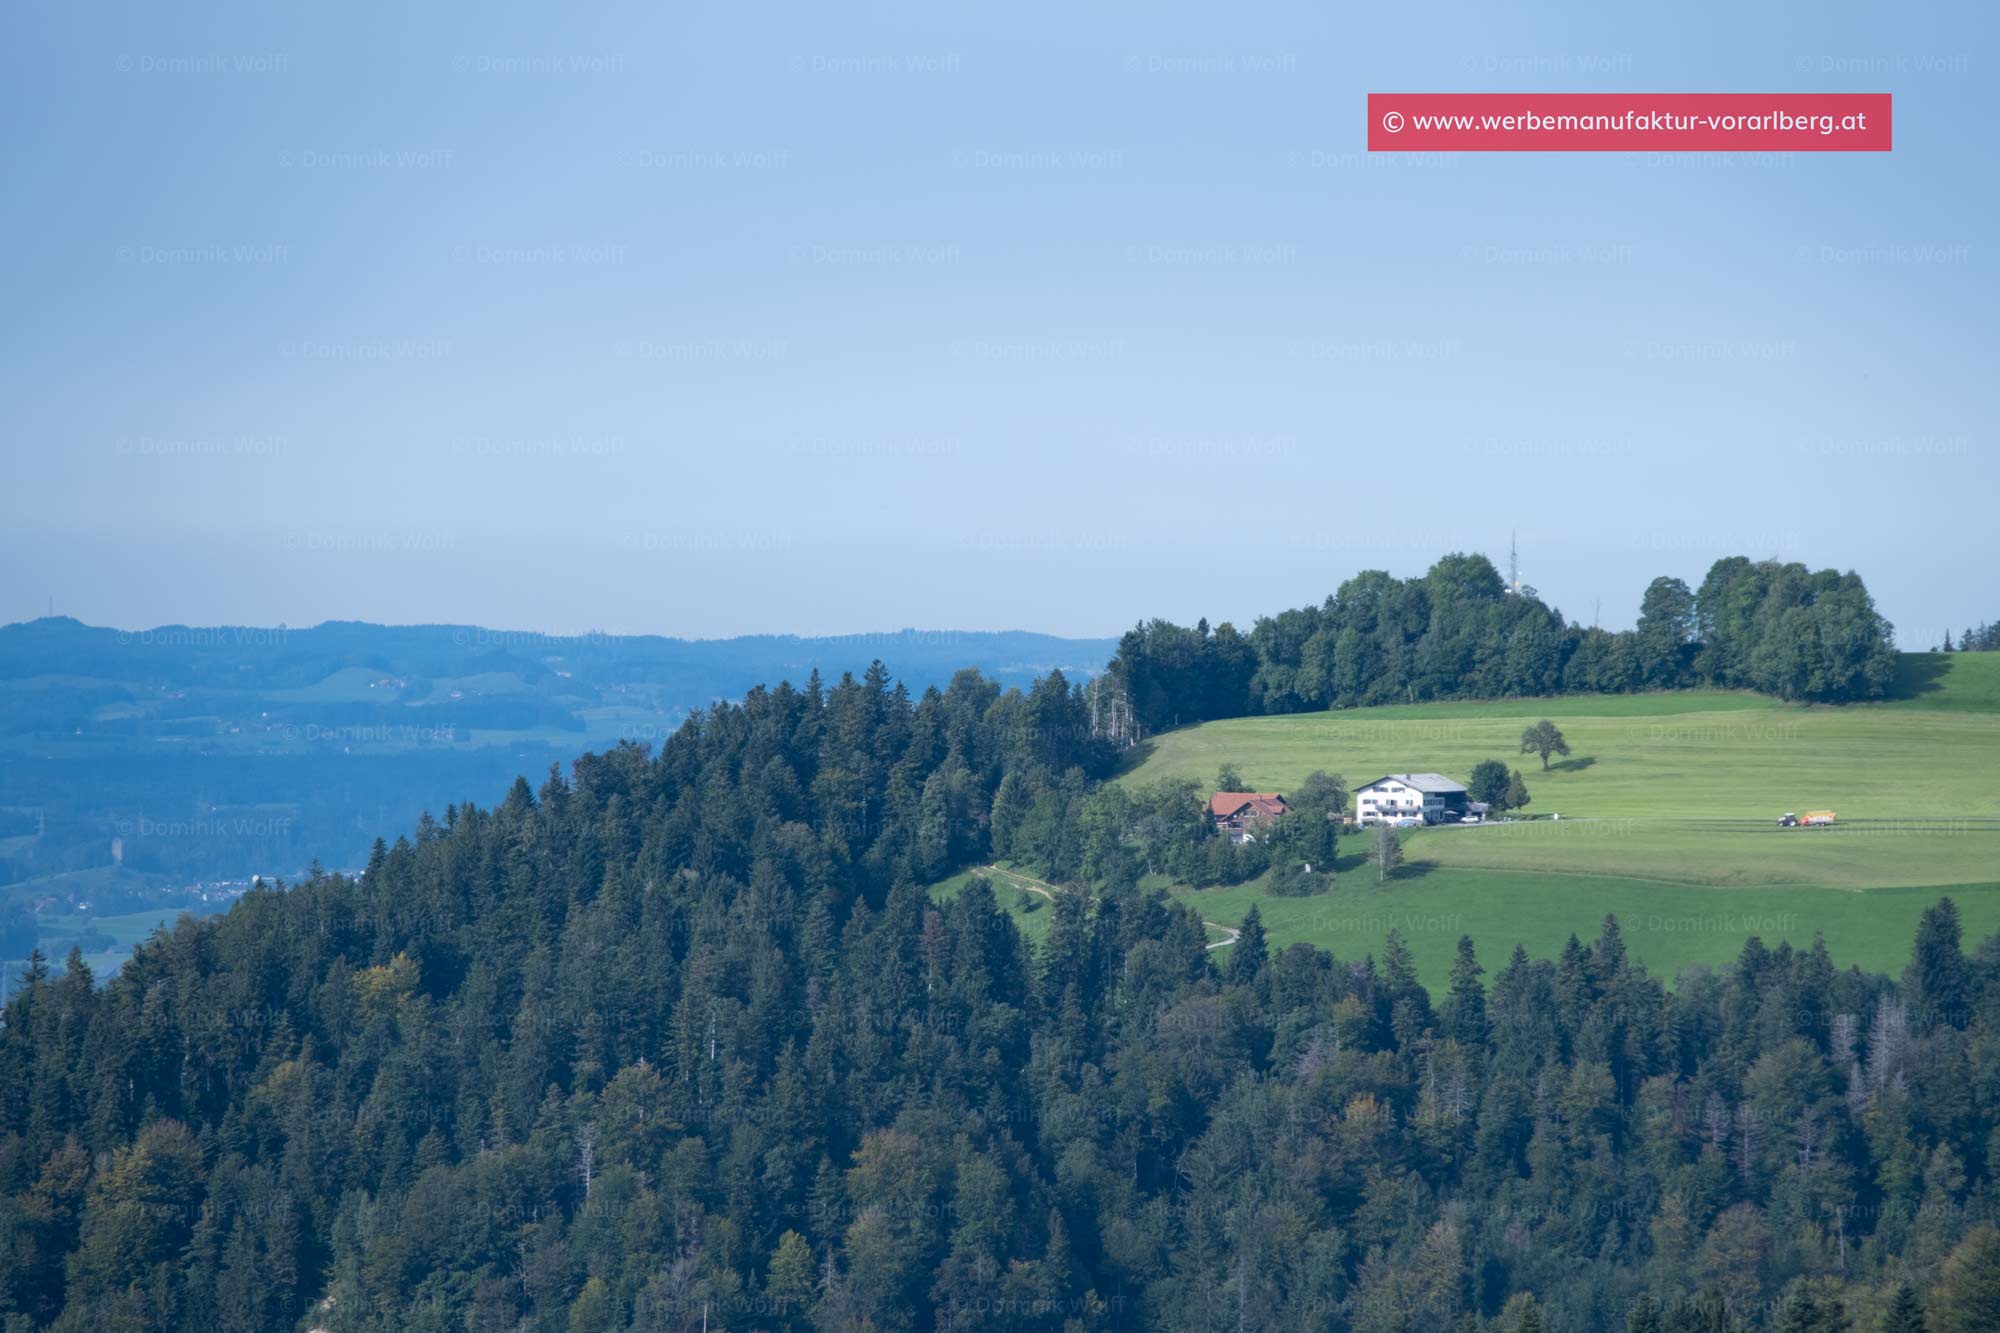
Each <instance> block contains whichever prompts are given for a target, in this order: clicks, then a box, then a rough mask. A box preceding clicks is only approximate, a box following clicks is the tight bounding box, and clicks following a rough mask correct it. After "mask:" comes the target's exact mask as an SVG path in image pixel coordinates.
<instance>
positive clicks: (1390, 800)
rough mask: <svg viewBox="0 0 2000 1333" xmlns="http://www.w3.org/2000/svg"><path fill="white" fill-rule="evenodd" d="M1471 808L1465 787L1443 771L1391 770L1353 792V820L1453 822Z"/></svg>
mask: <svg viewBox="0 0 2000 1333" xmlns="http://www.w3.org/2000/svg"><path fill="white" fill-rule="evenodd" d="M1473 810H1474V805H1473V803H1472V802H1470V801H1468V800H1467V799H1466V797H1465V787H1464V786H1463V785H1462V784H1460V783H1457V782H1453V781H1452V780H1451V779H1450V778H1448V777H1446V776H1445V775H1444V774H1442V773H1391V774H1389V775H1388V776H1387V777H1380V778H1377V779H1375V781H1373V782H1371V783H1369V784H1368V785H1367V786H1365V787H1358V788H1356V789H1355V792H1354V822H1355V823H1357V824H1380V823H1392V822H1394V821H1395V820H1398V819H1418V820H1422V821H1423V822H1424V823H1426V824H1447V823H1456V822H1458V821H1459V820H1460V819H1463V818H1465V816H1466V815H1467V814H1469V813H1472V812H1473Z"/></svg>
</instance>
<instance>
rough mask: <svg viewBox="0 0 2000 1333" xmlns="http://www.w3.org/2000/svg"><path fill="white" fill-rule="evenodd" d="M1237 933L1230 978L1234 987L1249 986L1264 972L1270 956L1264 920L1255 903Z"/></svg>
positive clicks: (1230, 960)
mask: <svg viewBox="0 0 2000 1333" xmlns="http://www.w3.org/2000/svg"><path fill="white" fill-rule="evenodd" d="M1237 932H1238V933H1237V936H1236V943H1235V944H1233V945H1231V946H1230V948H1229V973H1228V978H1229V983H1230V984H1231V985H1232V986H1247V985H1249V984H1250V983H1252V982H1253V981H1255V980H1256V979H1257V974H1258V973H1259V972H1262V971H1263V970H1264V963H1265V961H1266V960H1267V959H1268V957H1269V954H1270V951H1269V949H1268V947H1267V946H1266V945H1265V943H1264V918H1263V917H1262V916H1261V915H1259V913H1258V911H1257V907H1256V905H1255V904H1254V903H1253V904H1251V907H1250V910H1249V911H1248V912H1247V913H1245V914H1244V917H1243V924H1242V925H1241V926H1239V927H1238V928H1237Z"/></svg>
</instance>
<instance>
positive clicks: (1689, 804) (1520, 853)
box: [1121, 653, 2000, 979]
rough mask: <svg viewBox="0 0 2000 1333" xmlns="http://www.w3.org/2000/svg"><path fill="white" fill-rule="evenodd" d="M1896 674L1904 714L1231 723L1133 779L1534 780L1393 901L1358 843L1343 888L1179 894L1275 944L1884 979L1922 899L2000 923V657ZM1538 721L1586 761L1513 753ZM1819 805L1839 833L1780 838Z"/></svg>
mask: <svg viewBox="0 0 2000 1333" xmlns="http://www.w3.org/2000/svg"><path fill="white" fill-rule="evenodd" d="M1902 679H1903V682H1904V686H1903V688H1902V689H1901V690H1900V691H1899V697H1897V698H1895V699H1892V700H1889V701H1885V702H1882V703H1875V704H1855V705H1843V706H1812V705H1795V704H1783V703H1779V702H1776V701H1773V700H1769V699H1765V698H1762V697H1760V696H1757V695H1751V694H1741V693H1722V692H1712V691H1696V692H1686V693H1663V694H1646V695H1627V696H1602V697H1598V696H1582V697H1578V696H1564V697H1559V698H1551V699H1539V700H1509V701H1499V702H1492V703H1446V704H1433V705H1417V706H1414V707H1410V706H1405V707H1392V708H1374V709H1357V710H1352V711H1347V712H1333V713H1316V714H1309V715H1293V716H1288V717H1263V718H1236V719H1229V720H1226V721H1219V722H1210V723H1206V724H1203V725H1201V726H1198V727H1190V728H1186V729H1184V730H1181V731H1174V732H1169V733H1166V734H1164V735H1161V736H1158V737H1155V738H1154V739H1153V740H1152V741H1151V742H1150V743H1149V746H1148V747H1147V750H1146V752H1145V754H1144V756H1143V758H1142V759H1141V761H1140V762H1138V763H1137V764H1136V765H1135V766H1134V767H1133V768H1131V769H1130V770H1129V771H1128V772H1127V773H1126V774H1125V776H1124V777H1123V778H1122V779H1121V780H1122V781H1124V782H1126V783H1131V784H1137V783H1146V782H1150V781H1154V780H1159V779H1168V778H1185V779H1193V780H1196V781H1198V782H1202V783H1208V782H1212V781H1213V780H1214V778H1215V774H1216V772H1217V770H1218V769H1219V768H1220V766H1221V765H1223V764H1225V763H1227V764H1232V765H1234V766H1235V767H1236V768H1237V769H1238V771H1239V772H1240V773H1241V774H1242V776H1243V778H1244V781H1245V782H1246V783H1247V784H1249V785H1250V786H1252V787H1254V788H1257V789H1259V790H1279V791H1283V790H1287V789H1290V788H1292V787H1295V786H1296V785H1297V784H1298V782H1299V780H1300V779H1301V778H1303V777H1304V776H1305V775H1306V774H1307V773H1309V772H1312V771H1313V770H1315V769H1324V770H1327V771H1330V772H1335V773H1339V774H1342V775H1343V776H1345V777H1346V778H1348V779H1349V781H1350V783H1354V784H1359V783H1363V782H1367V781H1370V780H1372V779H1374V778H1376V777H1379V776H1381V775H1382V774H1384V773H1392V772H1411V771H1428V770H1435V771H1438V772H1443V773H1447V774H1452V775H1455V776H1458V777H1460V778H1463V777H1464V775H1465V774H1466V773H1467V772H1468V771H1469V770H1470V769H1471V767H1472V765H1474V764H1475V763H1477V762H1479V761H1480V760H1482V759H1489V758H1497V759H1501V760H1503V761H1505V762H1506V763H1508V764H1509V765H1510V766H1513V767H1518V768H1519V769H1520V770H1521V772H1522V776H1523V777H1524V778H1525V779H1526V781H1527V784H1528V788H1529V791H1530V793H1531V795H1532V803H1531V804H1530V806H1529V807H1528V808H1527V810H1526V811H1525V812H1523V814H1524V815H1525V816H1528V817H1527V818H1524V819H1523V820H1522V821H1520V822H1516V823H1512V824H1490V825H1487V826H1484V827H1477V828H1471V827H1467V828H1437V829H1422V830H1415V831H1412V832H1410V833H1407V834H1405V835H1404V850H1405V856H1406V858H1407V866H1406V868H1405V870H1404V871H1403V872H1402V875H1401V877H1400V878H1398V879H1396V880H1393V881H1391V882H1390V884H1389V885H1388V886H1386V887H1383V886H1379V885H1378V884H1377V882H1376V876H1375V873H1374V871H1373V870H1372V869H1371V868H1369V867H1367V866H1365V865H1363V864H1362V863H1361V860H1362V858H1361V856H1360V854H1359V852H1360V840H1359V839H1358V838H1350V839H1349V840H1348V842H1347V844H1346V847H1347V849H1351V850H1349V851H1348V854H1347V855H1344V856H1343V858H1342V865H1343V869H1342V870H1341V871H1340V872H1338V873H1336V875H1335V876H1334V877H1333V878H1334V887H1333V888H1332V890H1331V892H1330V893H1327V894H1322V895H1319V896H1315V897H1313V898H1309V899H1277V898H1272V897H1270V896H1268V895H1266V894H1264V893H1263V892H1262V890H1261V887H1260V886H1259V885H1257V884H1251V885H1248V886H1242V887H1239V888H1237V889H1231V890H1220V889H1212V890H1205V891H1202V892H1199V893H1192V892H1189V893H1186V895H1185V896H1188V897H1189V898H1190V899H1191V900H1194V901H1197V902H1198V903H1199V904H1200V905H1201V906H1202V910H1203V911H1204V913H1205V914H1208V915H1210V916H1213V917H1215V918H1216V919H1218V920H1225V921H1234V920H1237V919H1240V917H1241V915H1242V913H1243V912H1245V911H1247V910H1248V908H1249V906H1250V905H1251V904H1252V903H1253V902H1254V903H1257V904H1258V905H1259V910H1260V912H1261V914H1262V915H1263V917H1264V920H1265V924H1266V926H1267V928H1268V929H1269V930H1270V931H1271V937H1272V940H1273V942H1274V943H1277V944H1283V943H1287V942H1290V941H1292V940H1308V941H1312V942H1315V943H1319V944H1322V945H1326V946H1327V947H1337V948H1340V949H1342V950H1343V951H1352V950H1356V949H1372V950H1377V951H1379V949H1380V948H1381V947H1382V944H1383V942H1384V941H1385V940H1386V938H1387V934H1388V931H1389V930H1390V929H1391V928H1392V927H1396V928H1399V929H1401V931H1402V933H1403V934H1404V936H1405V937H1406V938H1407V939H1409V940H1410V941H1411V948H1412V950H1413V952H1415V953H1416V954H1417V956H1418V959H1419V963H1420V965H1421V966H1423V967H1424V969H1425V974H1426V975H1427V976H1428V977H1431V978H1433V979H1438V978H1441V977H1442V975H1443V972H1444V969H1445V968H1447V967H1448V966H1449V963H1450V956H1451V947H1452V942H1453V941H1454V940H1455V939H1456V938H1457V936H1458V934H1460V933H1461V932H1462V931H1465V930H1468V929H1470V928H1471V927H1472V926H1474V925H1478V926H1480V927H1481V928H1482V931H1483V933H1480V936H1479V937H1480V938H1481V940H1482V941H1484V940H1486V939H1493V940H1495V941H1501V940H1504V941H1506V942H1508V943H1514V942H1519V943H1522V944H1525V945H1526V946H1527V947H1528V948H1529V950H1530V952H1531V953H1534V954H1538V955H1547V954H1551V953H1553V952H1555V951H1557V950H1558V949H1560V947H1561V944H1562V942H1563V940H1564V939H1565V938H1566V937H1567V936H1568V935H1569V934H1570V933H1571V932H1572V931H1574V932H1576V933H1578V934H1581V935H1585V936H1587V935H1588V934H1589V932H1590V931H1591V930H1592V929H1594V928H1595V924H1596V922H1597V921H1598V920H1599V919H1601V918H1602V916H1603V915H1604V914H1605V913H1606V912H1607V911H1616V912H1618V913H1619V914H1620V918H1621V920H1623V921H1624V922H1625V923H1626V936H1627V939H1628V941H1629V942H1630V944H1631V946H1632V949H1633V952H1634V956H1635V957H1639V958H1641V959H1643V960H1645V961H1646V962H1647V963H1648V964H1649V965H1651V966H1653V967H1655V968H1656V969H1658V970H1661V971H1663V972H1666V973H1667V974H1669V975H1671V973H1672V971H1673V970H1674V969H1675V968H1676V967H1679V966H1684V965H1686V964H1689V963H1694V962H1721V961H1725V960H1727V959H1728V958H1731V957H1733V956H1734V955H1735V952H1736V950H1737V949H1739V948H1740V947H1741V945H1742V942H1743V939H1744V938H1745V937H1746V936H1748V935H1750V934H1761V935H1763V936H1764V937H1765V939H1766V940H1767V941H1772V942H1775V941H1776V940H1778V939H1789V940H1791V941H1792V942H1793V943H1795V944H1798V945H1804V944H1807V943H1809V942H1810V940H1811V939H1812V937H1813V935H1814V934H1816V933H1823V934H1825V935H1826V936H1827V937H1828V939H1829V942H1830V943H1836V944H1837V945H1838V946H1839V947H1840V948H1841V950H1842V952H1843V953H1844V954H1845V955H1846V956H1849V957H1857V958H1858V959H1859V960H1860V961H1862V962H1863V963H1864V964H1866V965H1869V966H1880V967H1885V968H1886V967H1890V966H1892V965H1894V964H1895V962H1896V956H1895V955H1896V954H1897V953H1898V952H1899V951H1900V950H1901V947H1902V946H1901V945H1900V943H1897V941H1900V940H1901V939H1902V938H1905V937H1907V935H1908V932H1909V929H1910V926H1911V924H1912V923H1913V922H1914V920H1915V915H1916V913H1917V912H1918V911H1920V910H1921V907H1922V904H1923V903H1924V902H1927V901H1929V898H1927V897H1924V896H1923V895H1922V894H1915V895H1913V894H1912V893H1911V892H1910V891H1912V890H1918V889H1928V890H1931V891H1932V892H1933V893H1934V892H1935V891H1938V890H1939V888H1940V886H1949V891H1950V892H1952V893H1953V894H1954V895H1956V896H1957V897H1958V898H1959V901H1960V905H1961V907H1962V908H1963V910H1964V911H1965V914H1966V918H1967V920H1968V922H1969V923H1971V924H1972V925H1973V926H1974V927H1975V928H1977V929H1980V930H1987V929H1995V928H2000V887H1996V885H2000V654H1966V653H1960V654H1907V655H1905V660H1904V664H1903V673H1902ZM1543 717H1547V718H1550V719H1552V720H1554V721H1555V722H1556V723H1557V725H1559V726H1560V727H1561V728H1562V730H1563V732H1564V734H1565V736H1566V737H1567V739H1568V742H1569V746H1570V750H1571V754H1570V757H1569V758H1568V759H1566V760H1558V761H1557V762H1555V763H1554V764H1552V765H1551V767H1550V768H1549V770H1548V771H1546V772H1544V771H1542V770H1541V768H1540V765H1539V762H1538V761H1537V760H1536V759H1535V758H1534V757H1533V756H1524V755H1521V754H1520V753H1518V750H1519V738H1520V734H1521V731H1522V728H1524V727H1525V726H1527V725H1529V724H1531V723H1533V722H1534V721H1536V720H1538V719H1539V718H1543ZM1820 808H1831V809H1833V810H1835V811H1837V812H1838V814H1839V816H1840V822H1839V824H1838V825H1836V826H1835V827H1833V828H1830V829H1812V830H1805V829H1781V828H1779V827H1777V825H1776V819H1777V816H1779V815H1781V814H1783V813H1784V812H1785V811H1787V810H1806V809H1820ZM1556 813H1560V814H1561V816H1562V818H1561V820H1560V821H1557V820H1553V819H1551V818H1549V816H1550V815H1552V814H1556ZM1649 905H1650V908H1649Z"/></svg>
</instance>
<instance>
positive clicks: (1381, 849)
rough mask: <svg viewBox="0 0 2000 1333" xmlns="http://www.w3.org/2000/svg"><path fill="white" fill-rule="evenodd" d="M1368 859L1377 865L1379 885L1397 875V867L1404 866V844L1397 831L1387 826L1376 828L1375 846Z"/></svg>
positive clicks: (1377, 826) (1381, 825) (1376, 873)
mask: <svg viewBox="0 0 2000 1333" xmlns="http://www.w3.org/2000/svg"><path fill="white" fill-rule="evenodd" d="M1368 859H1369V860H1371V861H1373V862H1374V863H1375V879H1376V881H1377V882H1378V883H1379V882H1381V881H1382V880H1386V879H1387V878H1389V876H1391V875H1393V874H1395V873H1396V867H1397V866H1399V865H1401V864H1403V844H1402V842H1401V841H1399V840H1398V839H1397V837H1396V830H1395V829H1393V828H1390V827H1389V826H1388V825H1387V824H1377V825H1376V826H1375V846H1374V848H1373V850H1371V851H1370V852H1369V853H1368Z"/></svg>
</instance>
